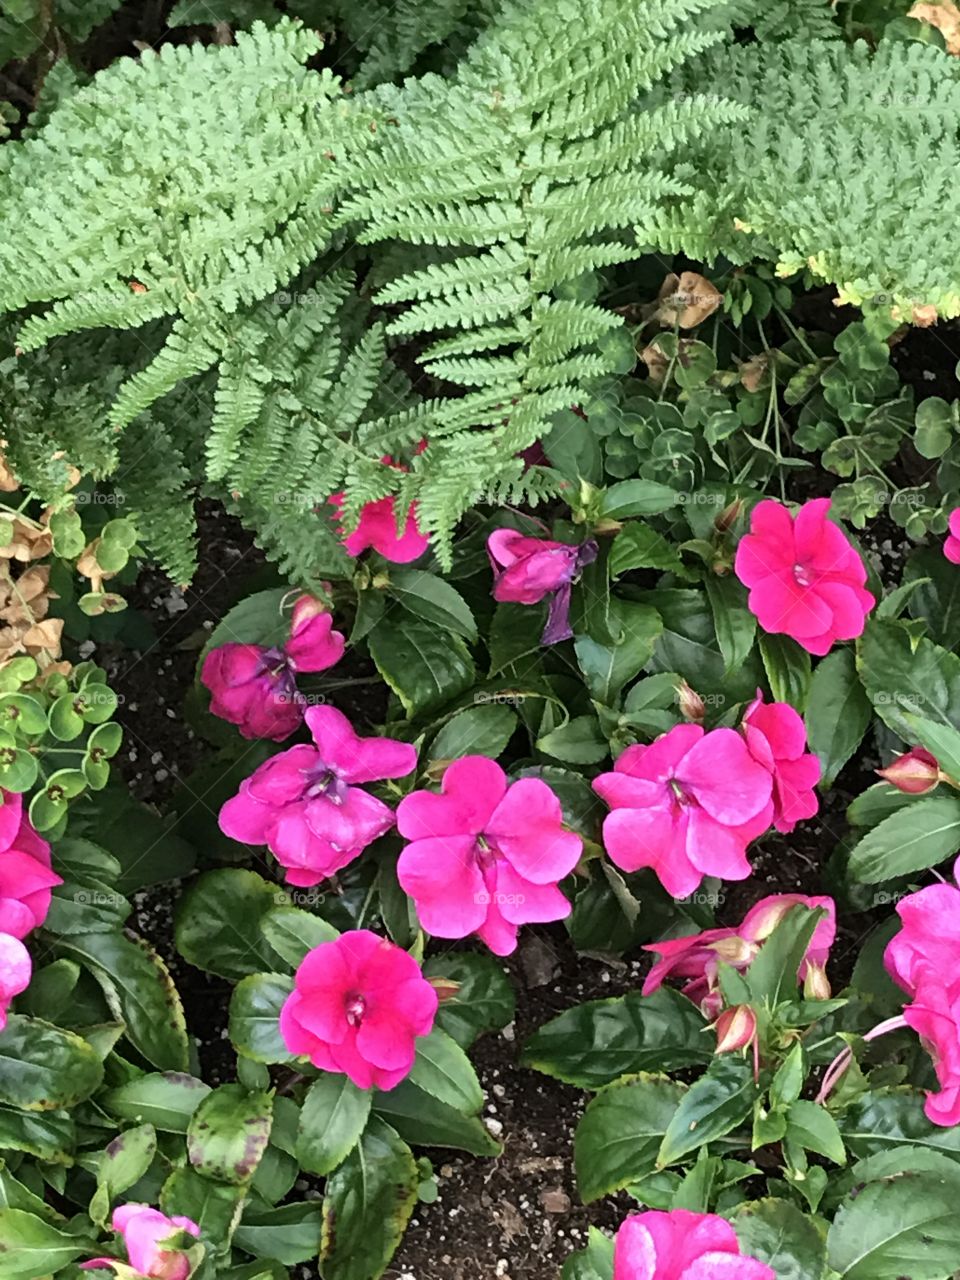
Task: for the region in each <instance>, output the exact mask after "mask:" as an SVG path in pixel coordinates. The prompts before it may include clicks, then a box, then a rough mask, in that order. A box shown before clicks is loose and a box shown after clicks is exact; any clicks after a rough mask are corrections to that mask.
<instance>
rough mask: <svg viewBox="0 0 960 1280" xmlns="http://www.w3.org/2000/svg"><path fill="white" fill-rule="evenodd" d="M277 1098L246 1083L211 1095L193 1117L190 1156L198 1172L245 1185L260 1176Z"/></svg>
mask: <svg viewBox="0 0 960 1280" xmlns="http://www.w3.org/2000/svg"><path fill="white" fill-rule="evenodd" d="M272 1121H273V1097H272V1095H271V1094H269V1093H266V1092H263V1091H261V1090H248V1089H246V1088H245V1087H244V1086H243V1085H242V1084H223V1085H221V1086H220V1087H219V1088H218V1089H214V1090H213V1091H212V1092H211V1093H208V1094H207V1095H206V1097H205V1098H204V1099H203V1100H202V1101H201V1103H200V1105H199V1107H197V1109H196V1111H195V1112H194V1113H193V1115H192V1116H191V1117H190V1123H189V1125H188V1127H187V1155H188V1156H189V1158H190V1163H191V1164H192V1165H193V1167H194V1168H195V1169H196V1170H197V1172H198V1173H201V1174H203V1176H204V1177H205V1178H212V1179H213V1180H214V1181H215V1182H229V1183H234V1184H236V1185H238V1186H242V1185H244V1184H245V1183H247V1182H249V1181H250V1180H251V1178H252V1177H253V1175H254V1173H256V1170H257V1165H258V1164H259V1163H260V1160H261V1157H262V1156H263V1153H264V1151H265V1150H266V1148H267V1143H268V1142H269V1141H270V1126H271V1123H272Z"/></svg>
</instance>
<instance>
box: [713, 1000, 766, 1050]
mask: <svg viewBox="0 0 960 1280" xmlns="http://www.w3.org/2000/svg"><path fill="white" fill-rule="evenodd" d="M714 1029H715V1031H716V1033H717V1048H716V1052H717V1053H733V1051H734V1050H735V1049H745V1048H746V1047H747V1045H748V1044H751V1043H752V1042H753V1040H754V1039H755V1038H756V1034H757V1015H756V1014H755V1013H754V1012H753V1010H752V1009H751V1008H750V1006H749V1005H748V1004H738V1005H734V1007H733V1008H732V1009H724V1011H723V1013H721V1015H720V1017H719V1018H718V1019H717V1021H716V1023H715V1024H714Z"/></svg>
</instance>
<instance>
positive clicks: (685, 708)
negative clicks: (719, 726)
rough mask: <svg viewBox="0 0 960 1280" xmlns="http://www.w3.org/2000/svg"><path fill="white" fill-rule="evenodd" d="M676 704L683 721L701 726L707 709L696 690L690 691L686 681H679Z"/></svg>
mask: <svg viewBox="0 0 960 1280" xmlns="http://www.w3.org/2000/svg"><path fill="white" fill-rule="evenodd" d="M677 704H678V706H679V707H680V714H681V715H682V716H683V718H684V720H690V721H692V723H693V724H703V721H704V719H705V718H706V714H707V708H706V707H705V706H704V702H703V699H702V698H701V697H700V695H699V693H697V691H696V689H691V688H690V686H689V685H688V684H687V682H686V680H681V681H680V683H679V685H678V686H677Z"/></svg>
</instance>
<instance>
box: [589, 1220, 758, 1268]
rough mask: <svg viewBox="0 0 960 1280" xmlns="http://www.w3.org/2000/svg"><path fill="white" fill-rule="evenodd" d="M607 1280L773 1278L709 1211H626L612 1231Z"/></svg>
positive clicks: (731, 1228)
mask: <svg viewBox="0 0 960 1280" xmlns="http://www.w3.org/2000/svg"><path fill="white" fill-rule="evenodd" d="M613 1280H777V1277H776V1273H775V1272H774V1270H773V1269H772V1267H768V1266H767V1265H766V1264H765V1263H763V1262H758V1261H757V1260H756V1259H755V1258H745V1257H743V1256H742V1254H741V1253H740V1243H739V1241H738V1240H737V1235H736V1232H735V1231H734V1229H733V1227H732V1226H731V1225H730V1223H729V1222H727V1220H726V1219H725V1218H721V1217H718V1216H717V1215H716V1214H712V1213H691V1212H690V1211H689V1210H687V1209H673V1210H672V1211H671V1212H670V1213H661V1212H659V1211H656V1210H651V1211H650V1212H649V1213H635V1214H631V1216H630V1217H629V1218H627V1219H626V1221H625V1222H624V1223H623V1225H622V1226H621V1228H620V1230H619V1231H618V1232H617V1242H616V1245H615V1247H614V1251H613Z"/></svg>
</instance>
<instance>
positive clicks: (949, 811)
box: [848, 790, 960, 884]
mask: <svg viewBox="0 0 960 1280" xmlns="http://www.w3.org/2000/svg"><path fill="white" fill-rule="evenodd" d="M958 849H960V796H958V795H956V794H955V793H953V792H950V791H945V790H942V791H938V792H936V793H935V794H933V795H929V796H924V797H922V798H921V799H920V800H917V801H916V802H915V803H914V804H911V805H910V806H909V807H907V808H906V809H901V810H900V811H899V812H898V813H894V814H892V815H891V816H890V817H889V818H884V820H883V821H882V822H881V823H879V824H878V825H877V826H875V827H873V828H872V830H870V831H868V832H867V834H866V835H865V836H863V837H862V838H861V839H860V840H859V841H858V842H857V844H855V845H854V847H853V848H852V849H851V851H850V857H849V862H848V868H849V873H850V875H851V876H852V877H853V878H854V879H855V880H860V881H862V882H863V883H865V884H877V883H879V882H880V881H881V880H893V879H895V878H896V877H897V876H905V875H909V874H910V873H911V872H913V871H921V870H923V869H924V868H925V867H935V866H937V864H938V863H940V862H943V861H944V860H945V859H946V858H949V857H952V856H953V854H955V853H956V852H957V850H958Z"/></svg>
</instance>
